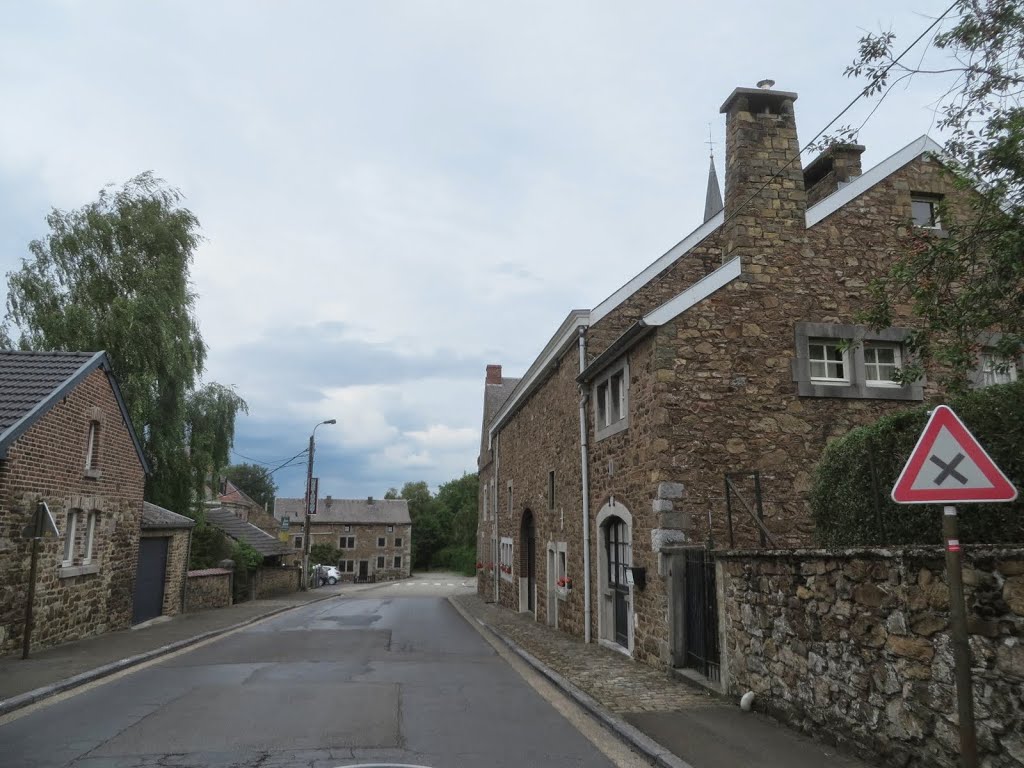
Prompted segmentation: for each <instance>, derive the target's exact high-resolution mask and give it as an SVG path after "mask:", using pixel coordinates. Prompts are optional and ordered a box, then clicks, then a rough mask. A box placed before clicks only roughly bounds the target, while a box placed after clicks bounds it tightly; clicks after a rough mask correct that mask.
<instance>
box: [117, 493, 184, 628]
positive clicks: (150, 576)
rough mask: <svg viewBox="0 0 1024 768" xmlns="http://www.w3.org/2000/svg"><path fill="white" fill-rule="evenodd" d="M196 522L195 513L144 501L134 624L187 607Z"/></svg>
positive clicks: (174, 612)
mask: <svg viewBox="0 0 1024 768" xmlns="http://www.w3.org/2000/svg"><path fill="white" fill-rule="evenodd" d="M195 524H196V521H195V520H193V519H192V518H191V517H185V516H184V515H179V514H177V513H175V512H171V511H170V510H169V509H164V508H163V507H159V506H157V505H156V504H150V503H149V502H148V501H145V502H143V503H142V530H141V537H142V538H141V540H140V541H139V566H138V570H137V571H136V576H135V599H134V606H133V615H132V623H133V624H139V623H140V622H143V621H147V620H149V619H153V618H156V617H157V616H176V615H177V614H179V613H183V612H184V611H185V589H186V583H187V580H188V558H189V550H190V546H191V543H192V528H193V527H195Z"/></svg>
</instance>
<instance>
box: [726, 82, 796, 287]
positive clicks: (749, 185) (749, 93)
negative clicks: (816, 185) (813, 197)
mask: <svg viewBox="0 0 1024 768" xmlns="http://www.w3.org/2000/svg"><path fill="white" fill-rule="evenodd" d="M774 85H775V83H774V81H772V80H762V81H761V82H760V83H758V87H757V88H737V89H736V90H734V91H733V92H732V94H730V96H729V98H728V99H726V100H725V103H724V104H722V108H721V112H723V113H724V114H725V116H726V118H725V221H726V224H725V231H724V232H723V235H724V238H723V248H722V262H723V263H725V262H727V261H730V260H732V259H733V258H736V257H740V258H742V259H743V266H744V268H746V267H747V266H748V265H749V264H761V265H768V264H769V263H770V258H771V253H772V251H773V250H774V249H775V248H777V247H778V246H779V245H780V244H781V243H783V242H792V241H793V240H794V239H802V238H803V237H804V229H805V226H806V221H805V217H804V214H805V212H806V210H807V195H806V192H805V191H804V174H803V169H802V167H801V164H800V142H799V140H798V139H797V135H796V116H795V115H794V113H793V102H794V101H796V99H797V95H796V94H795V93H791V92H789V91H776V90H773V88H772V87H773V86H774ZM762 187H763V189H762Z"/></svg>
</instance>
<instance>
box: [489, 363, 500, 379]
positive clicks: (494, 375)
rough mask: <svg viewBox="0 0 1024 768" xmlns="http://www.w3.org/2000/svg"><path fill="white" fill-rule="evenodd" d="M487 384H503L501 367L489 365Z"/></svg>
mask: <svg viewBox="0 0 1024 768" xmlns="http://www.w3.org/2000/svg"><path fill="white" fill-rule="evenodd" d="M487 383H488V384H501V366H500V365H488V366H487Z"/></svg>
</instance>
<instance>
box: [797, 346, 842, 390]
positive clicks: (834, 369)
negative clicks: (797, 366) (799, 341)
mask: <svg viewBox="0 0 1024 768" xmlns="http://www.w3.org/2000/svg"><path fill="white" fill-rule="evenodd" d="M847 351H848V350H847V349H846V348H845V345H844V342H843V340H842V339H810V340H808V343H807V360H808V362H809V363H810V367H811V381H814V382H818V383H820V384H847V383H849V381H850V374H849V368H850V364H849V360H848V359H847V358H848V355H847Z"/></svg>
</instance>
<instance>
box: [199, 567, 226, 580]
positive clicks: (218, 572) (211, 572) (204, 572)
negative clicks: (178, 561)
mask: <svg viewBox="0 0 1024 768" xmlns="http://www.w3.org/2000/svg"><path fill="white" fill-rule="evenodd" d="M232 573H234V571H229V570H228V569H227V568H203V569H201V570H198V571H189V572H188V577H189V578H190V579H194V578H197V577H200V576H223V575H225V574H232Z"/></svg>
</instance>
